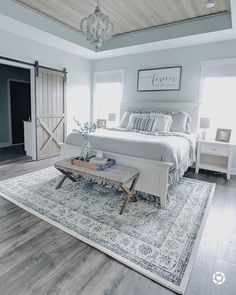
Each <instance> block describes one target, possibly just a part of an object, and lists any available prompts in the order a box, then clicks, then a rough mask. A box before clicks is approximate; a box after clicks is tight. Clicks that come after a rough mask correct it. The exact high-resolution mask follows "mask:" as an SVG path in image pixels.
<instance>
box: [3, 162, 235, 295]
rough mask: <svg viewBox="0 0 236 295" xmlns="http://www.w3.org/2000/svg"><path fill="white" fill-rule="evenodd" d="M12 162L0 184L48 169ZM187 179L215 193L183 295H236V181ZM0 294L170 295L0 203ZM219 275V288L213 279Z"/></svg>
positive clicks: (216, 177) (205, 177)
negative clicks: (203, 183)
mask: <svg viewBox="0 0 236 295" xmlns="http://www.w3.org/2000/svg"><path fill="white" fill-rule="evenodd" d="M53 161H55V158H53V159H49V160H43V161H40V162H28V163H27V162H26V163H22V162H21V161H20V162H13V163H11V164H8V165H4V166H2V167H0V179H1V180H2V179H7V178H11V177H15V176H18V175H21V174H24V173H28V172H32V171H35V170H39V169H42V168H45V167H48V166H51V165H52V163H53ZM186 176H187V177H192V178H196V179H201V180H206V181H210V182H216V183H217V187H216V192H215V195H214V198H213V201H212V205H211V210H210V213H209V217H208V220H207V223H206V227H205V231H204V234H203V238H202V241H201V244H200V247H199V251H198V255H197V258H196V262H195V264H194V267H193V271H192V274H191V278H190V281H189V285H188V288H187V291H186V294H187V295H209V294H210V295H231V294H232V295H235V294H236V279H235V277H236V177H235V176H234V177H232V179H231V180H230V181H226V180H225V178H224V177H222V176H221V175H214V174H210V175H207V174H199V175H195V174H194V173H193V172H192V171H189V172H188V173H187V174H186ZM0 224H1V226H0V294H1V295H28V294H36V295H37V294H40V295H43V294H44V295H45V294H53V295H56V294H63V295H74V294H80V295H88V294H92V295H102V294H104V295H113V294H114V295H123V294H125V295H126V294H127V295H143V294H148V295H157V294H158V295H172V294H174V293H173V292H171V291H170V290H168V289H166V288H164V287H162V286H160V285H158V284H157V283H155V282H153V281H152V280H150V279H148V278H146V277H144V276H143V275H141V274H139V273H137V272H135V271H133V270H132V269H130V268H128V267H126V266H124V265H123V264H121V263H119V262H117V261H116V260H114V259H112V258H110V257H109V256H107V255H105V254H103V253H102V252H100V251H98V250H96V249H94V248H92V247H90V246H88V245H87V244H85V243H83V242H81V241H79V240H77V239H75V238H73V237H71V236H70V235H68V234H66V233H64V232H62V231H61V230H59V229H57V228H55V227H53V226H51V225H49V224H48V223H46V222H44V221H42V220H40V219H39V218H37V217H35V216H33V215H32V214H30V213H27V212H26V211H24V210H22V209H20V208H18V207H16V206H15V205H13V204H11V203H10V202H8V201H6V200H4V199H3V198H0ZM216 271H221V272H223V273H224V274H225V276H226V281H225V283H224V284H223V285H219V286H218V285H215V284H214V283H213V281H212V275H213V273H214V272H216Z"/></svg>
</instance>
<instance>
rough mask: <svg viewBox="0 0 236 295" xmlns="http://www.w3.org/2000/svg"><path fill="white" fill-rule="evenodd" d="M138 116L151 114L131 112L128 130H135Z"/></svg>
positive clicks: (148, 116)
mask: <svg viewBox="0 0 236 295" xmlns="http://www.w3.org/2000/svg"><path fill="white" fill-rule="evenodd" d="M136 118H150V114H138V113H131V115H130V117H129V123H128V126H127V129H128V130H133V126H134V120H135V119H136Z"/></svg>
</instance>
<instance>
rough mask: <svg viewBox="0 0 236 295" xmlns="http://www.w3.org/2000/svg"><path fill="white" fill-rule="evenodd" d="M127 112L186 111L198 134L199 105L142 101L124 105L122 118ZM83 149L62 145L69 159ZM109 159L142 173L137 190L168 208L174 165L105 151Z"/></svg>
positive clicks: (63, 153)
mask: <svg viewBox="0 0 236 295" xmlns="http://www.w3.org/2000/svg"><path fill="white" fill-rule="evenodd" d="M126 110H132V111H139V110H140V111H145V110H159V111H173V112H177V111H185V112H187V113H189V114H190V116H191V118H192V121H191V130H192V132H193V133H196V132H197V129H198V120H199V118H198V117H199V116H198V115H199V104H195V103H173V102H172V103H169V102H150V101H145V102H144V101H142V102H141V101H140V102H134V103H122V105H121V108H120V116H121V117H122V116H123V113H124V112H125V111H126ZM80 150H81V147H79V146H75V145H69V144H62V145H61V154H62V156H63V157H65V158H68V157H72V156H78V155H79V154H80ZM103 152H104V153H105V154H106V156H107V157H109V158H112V159H115V161H116V162H117V163H118V164H123V165H127V166H131V167H136V168H138V169H139V171H140V177H139V180H138V182H137V184H136V190H138V191H141V192H144V193H148V194H152V195H155V196H159V197H160V202H161V207H162V208H166V206H167V197H168V185H169V184H168V175H169V169H170V167H171V165H172V163H167V162H161V161H153V160H149V159H144V158H137V157H132V156H127V155H123V154H117V153H111V152H107V151H103Z"/></svg>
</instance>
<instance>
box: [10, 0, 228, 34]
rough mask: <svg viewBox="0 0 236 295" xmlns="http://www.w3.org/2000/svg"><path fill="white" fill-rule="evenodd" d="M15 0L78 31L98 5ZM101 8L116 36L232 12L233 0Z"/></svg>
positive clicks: (110, 0) (104, 0) (135, 1)
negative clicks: (107, 16)
mask: <svg viewBox="0 0 236 295" xmlns="http://www.w3.org/2000/svg"><path fill="white" fill-rule="evenodd" d="M16 2H18V3H21V4H24V5H26V6H27V7H29V8H31V9H33V10H35V11H37V12H39V13H41V14H43V15H45V16H47V17H49V18H52V19H54V20H56V21H59V22H61V23H63V24H65V25H67V26H69V27H71V28H73V29H76V30H80V21H81V19H82V18H84V17H87V16H88V15H89V14H91V13H92V12H93V11H94V9H95V6H96V1H95V0H37V1H35V0H16ZM100 7H101V10H102V11H103V12H104V13H105V14H107V15H109V17H110V18H111V20H112V22H113V23H114V26H115V32H114V33H115V34H116V35H117V34H123V33H127V32H132V31H137V30H141V29H146V28H150V27H155V26H161V25H165V24H169V23H173V22H177V21H183V20H188V19H192V18H196V17H201V16H206V15H210V14H217V13H221V12H225V11H229V10H230V0H217V4H216V6H215V7H214V8H211V9H209V8H206V0H177V1H176V0H145V1H144V0H119V1H118V0H101V1H100Z"/></svg>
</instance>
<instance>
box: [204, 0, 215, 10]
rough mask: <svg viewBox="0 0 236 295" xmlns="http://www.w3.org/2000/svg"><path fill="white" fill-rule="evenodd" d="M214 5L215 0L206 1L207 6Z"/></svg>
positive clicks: (211, 6)
mask: <svg viewBox="0 0 236 295" xmlns="http://www.w3.org/2000/svg"><path fill="white" fill-rule="evenodd" d="M215 6H216V1H215V0H207V3H206V7H207V8H213V7H215Z"/></svg>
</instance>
